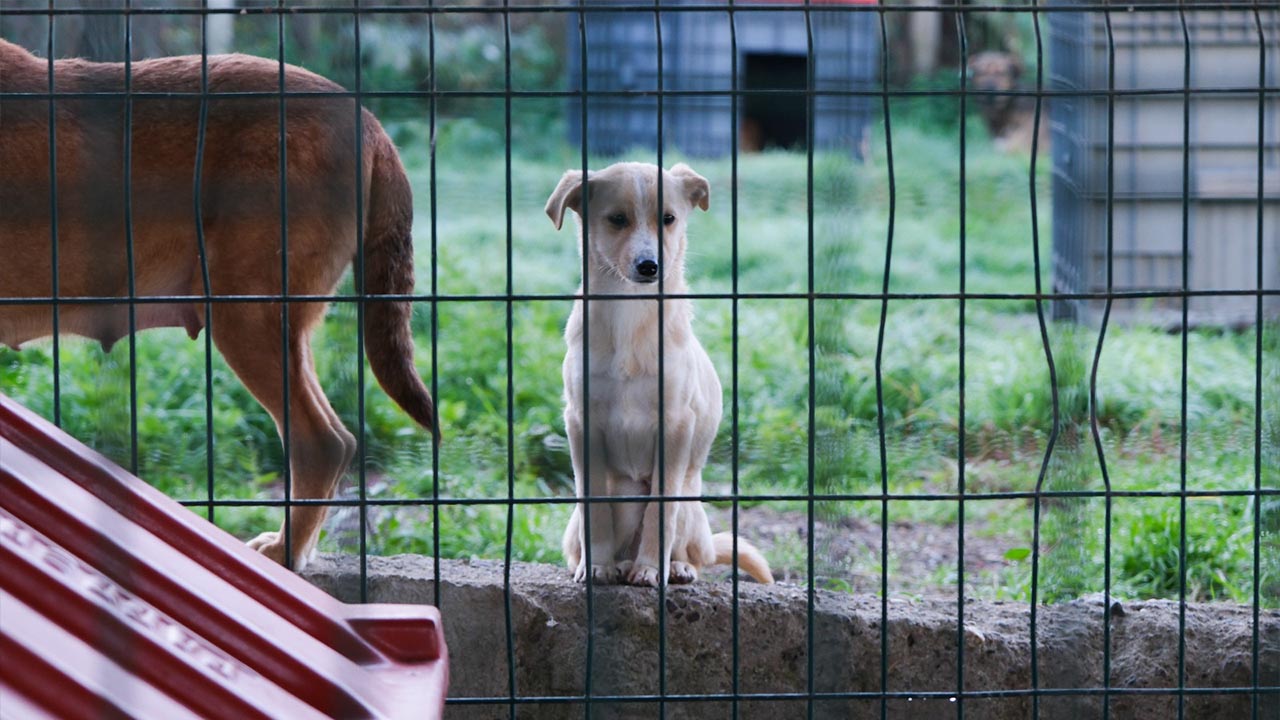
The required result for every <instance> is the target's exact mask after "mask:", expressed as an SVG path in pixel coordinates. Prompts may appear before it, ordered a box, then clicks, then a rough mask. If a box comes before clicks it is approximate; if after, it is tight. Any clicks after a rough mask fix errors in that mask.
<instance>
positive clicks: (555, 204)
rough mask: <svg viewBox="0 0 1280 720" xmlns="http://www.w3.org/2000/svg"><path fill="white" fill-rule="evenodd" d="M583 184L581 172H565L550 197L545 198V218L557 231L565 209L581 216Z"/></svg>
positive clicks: (561, 223) (562, 220) (561, 222)
mask: <svg viewBox="0 0 1280 720" xmlns="http://www.w3.org/2000/svg"><path fill="white" fill-rule="evenodd" d="M587 178H588V179H590V178H591V176H590V175H587ZM583 184H584V183H583V182H582V171H581V170H566V171H565V173H564V176H563V177H561V178H560V184H558V185H556V189H555V190H553V191H551V197H549V198H547V207H546V210H547V217H549V218H551V222H553V223H555V226H556V229H557V230H559V229H560V226H561V225H563V224H564V211H565V208H568V209H570V210H572V211H574V212H576V213H578V214H579V215H581V214H582V186H583Z"/></svg>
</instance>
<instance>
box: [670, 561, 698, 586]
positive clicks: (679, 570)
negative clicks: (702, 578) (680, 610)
mask: <svg viewBox="0 0 1280 720" xmlns="http://www.w3.org/2000/svg"><path fill="white" fill-rule="evenodd" d="M697 579H698V568H696V567H694V566H692V565H690V564H689V563H687V562H680V561H679V560H672V561H671V575H670V576H669V577H668V578H667V582H669V583H671V584H672V585H688V584H689V583H691V582H693V581H694V580H697Z"/></svg>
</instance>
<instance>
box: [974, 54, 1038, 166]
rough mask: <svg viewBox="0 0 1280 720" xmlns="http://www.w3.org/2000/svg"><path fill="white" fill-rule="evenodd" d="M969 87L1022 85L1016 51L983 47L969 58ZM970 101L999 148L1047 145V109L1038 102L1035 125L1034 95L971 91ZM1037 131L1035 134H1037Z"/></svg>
mask: <svg viewBox="0 0 1280 720" xmlns="http://www.w3.org/2000/svg"><path fill="white" fill-rule="evenodd" d="M968 69H969V88H970V89H971V90H981V91H984V92H989V93H1007V92H1011V91H1017V90H1020V89H1022V75H1023V67H1022V61H1021V60H1019V59H1018V56H1017V55H1014V54H1013V53H1008V52H1001V51H997V50H985V51H983V52H980V53H976V54H975V55H973V56H972V57H970V58H969V68H968ZM973 102H974V104H975V105H976V106H977V108H978V111H979V112H980V113H981V114H982V120H983V122H984V123H985V124H986V126H987V131H988V132H990V133H991V138H992V140H993V141H994V142H995V146H996V149H998V150H1000V151H1001V152H1021V153H1030V152H1031V150H1032V141H1033V140H1035V141H1036V144H1037V148H1036V149H1037V150H1039V151H1045V150H1047V149H1048V148H1049V113H1048V111H1047V109H1046V108H1045V107H1044V103H1043V102H1042V103H1041V109H1040V126H1039V129H1038V130H1037V128H1036V118H1035V112H1036V106H1035V99H1034V98H1031V97H1028V96H1025V95H999V94H990V95H975V96H974V101H973ZM1037 135H1038V137H1037Z"/></svg>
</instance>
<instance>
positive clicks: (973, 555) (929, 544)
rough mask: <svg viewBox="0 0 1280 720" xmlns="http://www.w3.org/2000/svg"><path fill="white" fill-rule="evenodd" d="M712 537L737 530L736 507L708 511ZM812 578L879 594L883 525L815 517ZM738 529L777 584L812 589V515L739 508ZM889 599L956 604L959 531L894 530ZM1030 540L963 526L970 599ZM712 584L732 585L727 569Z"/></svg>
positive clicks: (916, 526)
mask: <svg viewBox="0 0 1280 720" xmlns="http://www.w3.org/2000/svg"><path fill="white" fill-rule="evenodd" d="M707 514H708V516H709V517H710V519H711V527H712V531H713V532H722V531H725V530H729V529H730V528H731V526H732V522H733V519H732V510H731V509H730V508H721V507H708V513H707ZM813 527H814V563H813V567H814V579H815V584H816V585H817V586H818V587H824V588H830V589H842V590H847V591H856V592H870V593H875V592H879V591H880V589H881V571H880V566H881V559H882V558H881V552H880V546H881V540H882V535H881V526H880V524H879V523H877V522H873V521H871V520H867V519H865V518H861V517H856V516H846V517H839V518H831V517H825V518H824V517H820V516H815V518H814V522H813ZM738 528H739V531H740V537H743V538H745V539H747V540H749V541H750V542H752V543H753V544H755V545H756V546H757V547H759V548H760V549H761V550H762V551H763V552H764V553H765V555H766V556H767V557H768V558H769V560H770V562H771V564H773V572H774V577H775V578H776V579H777V580H778V581H779V582H787V583H795V584H804V585H807V584H808V552H809V539H808V538H809V515H808V512H807V511H799V510H779V509H776V508H772V507H769V506H763V505H758V506H753V507H739V509H738ZM888 538H889V540H888V544H889V553H888V561H889V580H888V586H889V594H890V595H891V596H912V597H955V594H956V589H955V582H956V572H957V562H958V559H959V555H960V553H959V537H958V532H957V526H956V525H942V524H938V523H936V522H928V521H895V522H891V523H890V525H889V533H888ZM1027 544H1028V542H1027V540H1026V539H1025V538H1022V537H1020V536H1019V535H1017V534H1014V533H1011V532H1000V531H998V530H997V529H995V528H994V527H993V525H992V523H991V522H990V521H987V520H969V521H967V522H966V525H965V540H964V558H965V580H966V585H967V586H969V589H968V591H967V592H966V595H969V594H973V585H974V583H975V581H978V580H980V579H981V578H983V577H991V576H993V575H995V574H998V573H1001V572H1003V571H1006V570H1009V569H1012V568H1013V567H1014V566H1015V565H1016V563H1015V562H1013V561H1010V560H1008V559H1006V557H1005V553H1006V552H1008V551H1009V550H1010V549H1012V548H1017V547H1025V546H1026V545H1027ZM705 574H706V575H707V576H708V577H709V578H716V579H720V578H726V577H728V575H729V570H727V569H725V568H719V567H717V568H714V569H712V570H710V571H709V572H707V573H705Z"/></svg>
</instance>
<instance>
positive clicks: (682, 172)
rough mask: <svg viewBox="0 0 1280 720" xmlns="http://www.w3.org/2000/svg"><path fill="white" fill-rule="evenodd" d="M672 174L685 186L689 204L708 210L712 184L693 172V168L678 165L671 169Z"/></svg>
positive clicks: (681, 164)
mask: <svg viewBox="0 0 1280 720" xmlns="http://www.w3.org/2000/svg"><path fill="white" fill-rule="evenodd" d="M671 174H672V175H674V176H676V177H677V178H679V179H680V182H681V183H683V184H684V191H685V196H686V197H688V198H689V204H690V205H695V206H697V207H700V208H702V209H703V210H706V209H707V208H708V207H710V206H711V183H709V182H707V179H706V178H704V177H702V176H701V175H699V174H698V173H696V172H694V171H693V168H691V167H689V166H688V165H685V164H684V163H678V164H677V165H676V166H675V167H673V168H671Z"/></svg>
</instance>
